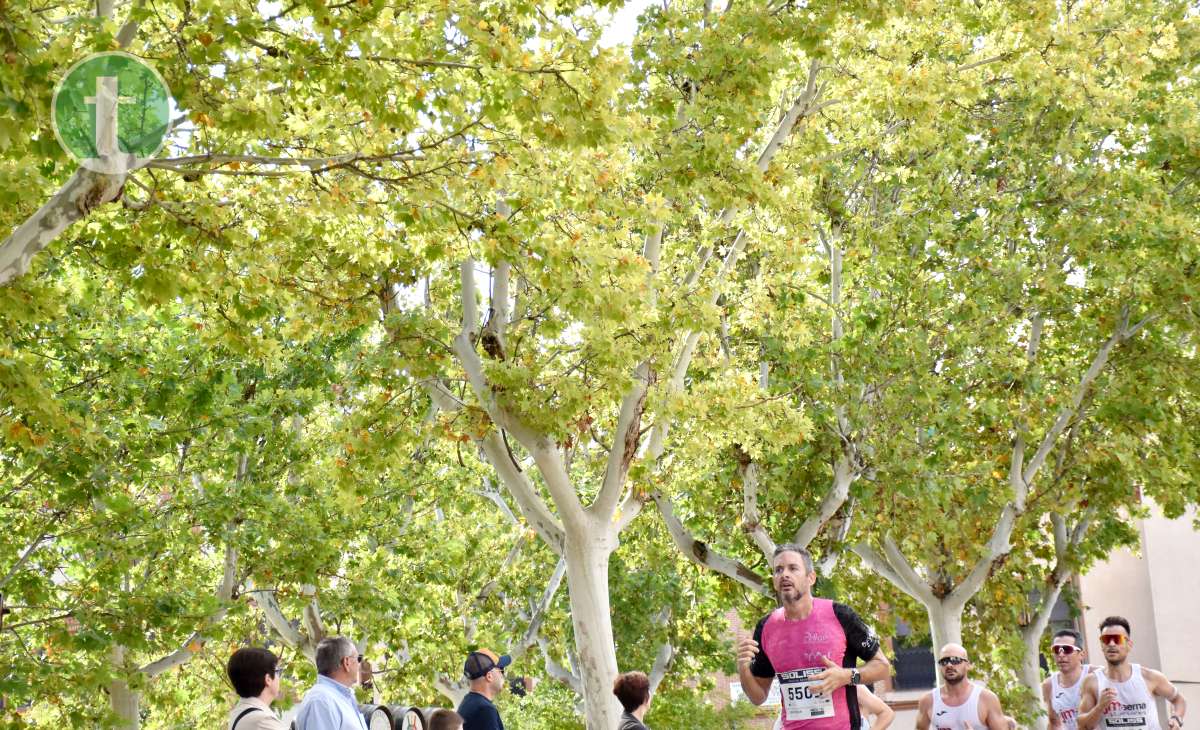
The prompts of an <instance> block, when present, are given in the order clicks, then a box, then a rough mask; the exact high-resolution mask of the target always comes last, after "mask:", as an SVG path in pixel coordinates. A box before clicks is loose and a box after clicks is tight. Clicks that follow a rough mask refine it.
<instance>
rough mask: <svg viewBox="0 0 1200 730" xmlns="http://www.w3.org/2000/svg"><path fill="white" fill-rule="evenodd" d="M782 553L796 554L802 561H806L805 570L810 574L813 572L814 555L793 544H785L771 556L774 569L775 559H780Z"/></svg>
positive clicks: (777, 548)
mask: <svg viewBox="0 0 1200 730" xmlns="http://www.w3.org/2000/svg"><path fill="white" fill-rule="evenodd" d="M781 553H796V554H797V555H799V556H800V558H801V559H802V560H804V570H806V571H807V572H809V573H811V572H813V559H812V555H810V554H809V552H808V550H805V549H804V548H802V547H800V546H799V545H797V544H795V543H791V542H785V543H783V544H782V545H779V546H778V547H776V548H775V553H774V554H773V555H772V556H771V567H772V568H773V567H775V558H777V557H779V555H780V554H781Z"/></svg>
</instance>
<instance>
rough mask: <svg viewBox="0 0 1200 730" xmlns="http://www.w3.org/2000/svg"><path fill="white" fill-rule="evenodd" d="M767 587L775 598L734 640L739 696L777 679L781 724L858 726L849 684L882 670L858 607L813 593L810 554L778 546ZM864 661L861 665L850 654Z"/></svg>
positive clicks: (789, 728) (758, 693)
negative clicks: (776, 603)
mask: <svg viewBox="0 0 1200 730" xmlns="http://www.w3.org/2000/svg"><path fill="white" fill-rule="evenodd" d="M772 568H773V570H774V575H773V578H772V581H773V584H774V586H775V592H776V593H777V594H778V595H779V600H780V603H782V604H783V605H782V606H781V607H780V608H777V609H775V610H774V611H772V612H771V613H770V614H768V615H767V616H766V617H764V618H763V619H762V620H761V621H759V622H758V626H757V627H755V629H754V637H753V638H750V637H744V638H742V639H741V640H740V641H739V642H738V676H739V678H740V679H741V682H742V689H743V691H744V692H745V693H746V696H747V697H748V698H749V699H750V701H751V702H753V703H754V704H756V705H761V704H762V703H763V700H765V699H766V697H767V693H768V692H769V691H770V689H771V683H772V681H776V680H777V681H778V682H779V690H780V698H781V704H782V707H781V708H780V711H781V714H782V717H783V730H851V728H853V729H854V730H858V728H859V727H860V724H861V719H860V713H859V708H858V694H857V692H856V691H855V687H854V685H858V684H869V683H872V682H875V681H878V680H881V679H883V678H884V677H886V676H887V675H888V672H889V671H890V669H889V667H890V665H889V663H888V660H887V658H886V657H885V656H884V655H883V653H882V652H881V651H880V650H879V639H878V638H877V637H876V636H875V634H874V633H872V632H871V630H870V629H868V628H867V626H866V624H864V623H863V621H862V619H860V618H859V617H858V614H856V613H854V611H853V610H852V609H850V608H849V607H847V606H844V605H842V604H840V603H834V602H833V601H830V600H828V599H824V598H813V596H812V591H811V588H812V585H813V583H814V582H815V581H816V574H815V573H814V572H813V568H812V559H811V558H810V557H809V555H808V553H807V552H806V551H804V550H802V549H800V548H798V547H796V546H795V545H781V546H779V548H777V549H776V551H775V556H774V558H773V559H772ZM860 659H861V660H863V661H865V662H866V664H865V665H863V667H862V669H861V671H860V670H859V669H858V668H856V665H857V663H858V660H860Z"/></svg>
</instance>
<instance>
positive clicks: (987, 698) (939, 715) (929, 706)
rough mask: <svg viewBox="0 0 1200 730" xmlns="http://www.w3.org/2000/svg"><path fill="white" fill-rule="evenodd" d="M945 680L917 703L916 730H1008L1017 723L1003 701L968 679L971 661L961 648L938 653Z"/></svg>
mask: <svg viewBox="0 0 1200 730" xmlns="http://www.w3.org/2000/svg"><path fill="white" fill-rule="evenodd" d="M937 663H938V667H940V668H941V670H942V679H943V680H944V681H943V683H942V686H941V687H940V688H937V689H934V690H933V691H932V692H929V693H928V694H926V695H925V696H924V697H922V698H921V701H920V702H918V703H917V730H929V729H930V728H936V730H1009V729H1010V728H1012V727H1013V726H1014V725H1015V723H1014V722H1013V721H1012V720H1011V718H1009V717H1008V716H1007V715H1005V714H1004V710H1002V709H1001V708H1000V698H999V697H997V696H996V693H995V692H992V691H991V690H989V689H987V688H986V687H984V686H983V685H982V684H978V683H976V682H972V681H971V680H969V679H967V674H968V673H969V672H970V671H971V660H970V659H968V658H967V650H966V649H964V648H963V647H961V646H959V645H958V644H947V645H945V646H944V647H942V650H941V652H939V653H938V662H937Z"/></svg>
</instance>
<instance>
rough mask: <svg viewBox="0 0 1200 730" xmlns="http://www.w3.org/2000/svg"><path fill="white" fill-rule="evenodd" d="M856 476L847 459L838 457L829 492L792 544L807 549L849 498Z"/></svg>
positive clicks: (843, 456) (805, 522) (797, 533)
mask: <svg viewBox="0 0 1200 730" xmlns="http://www.w3.org/2000/svg"><path fill="white" fill-rule="evenodd" d="M857 476H858V475H857V474H856V473H855V470H854V468H853V467H852V466H851V464H850V459H849V457H847V456H845V455H844V454H843V455H842V456H839V457H838V460H837V463H835V464H834V465H833V483H832V484H830V485H829V491H828V492H826V493H825V497H824V499H822V500H821V506H820V507H818V508H817V513H816V514H814V515H812V516H810V517H809V518H808V519H806V520H805V521H804V524H802V525H800V529H798V530H796V536H795V537H794V538H792V539H793V542H795V543H796V544H797V545H799V546H801V547H808V544H809V543H810V542H812V541H813V538H815V537H816V536H817V534H818V533H819V532H820V531H821V529H822V528H823V527H825V524H826V523H827V522H829V520H831V519H833V516H834V515H835V514H837V511H838V510H839V509H841V508H842V505H843V504H845V503H846V498H847V497H849V496H850V485H851V484H853V483H854V479H855V478H856V477H857Z"/></svg>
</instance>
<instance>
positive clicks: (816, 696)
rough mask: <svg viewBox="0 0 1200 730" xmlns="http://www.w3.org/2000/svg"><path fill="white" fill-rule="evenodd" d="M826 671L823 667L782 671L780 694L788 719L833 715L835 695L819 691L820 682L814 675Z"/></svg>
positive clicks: (779, 675)
mask: <svg viewBox="0 0 1200 730" xmlns="http://www.w3.org/2000/svg"><path fill="white" fill-rule="evenodd" d="M823 671H825V670H824V669H823V668H821V667H810V668H808V669H797V670H796V671H794V672H781V673H780V674H778V675H777V676H778V678H779V694H780V696H781V698H782V699H783V713H784V717H786V718H787V719H788V720H814V719H816V718H818V717H833V695H822V694H820V693H819V692H817V685H818V684H819V682H818V681H817V680H815V679H813V677H814V676H815V675H817V674H820V673H821V672H823Z"/></svg>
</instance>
